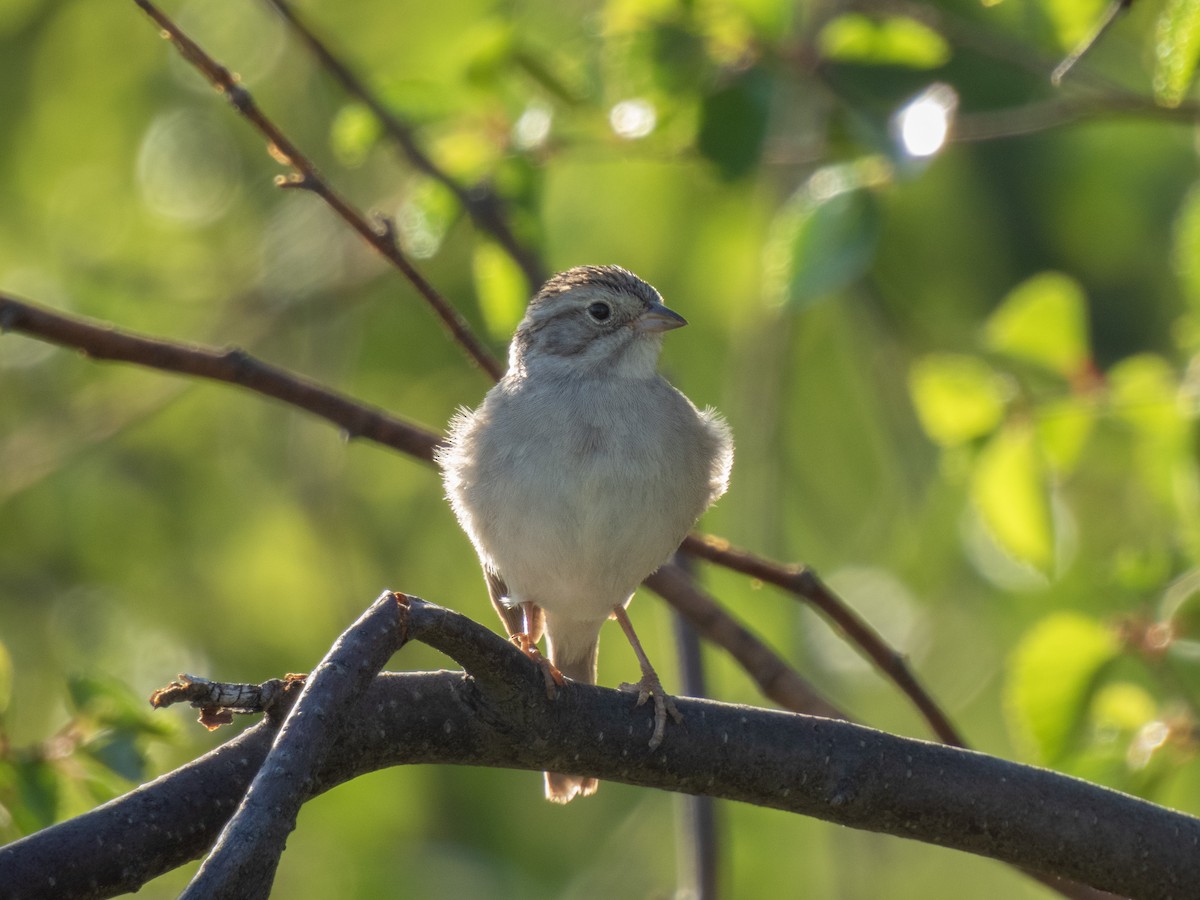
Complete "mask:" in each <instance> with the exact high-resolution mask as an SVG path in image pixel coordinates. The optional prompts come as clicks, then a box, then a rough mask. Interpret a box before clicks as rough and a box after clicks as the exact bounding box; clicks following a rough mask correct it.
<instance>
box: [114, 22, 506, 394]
mask: <svg viewBox="0 0 1200 900" xmlns="http://www.w3.org/2000/svg"><path fill="white" fill-rule="evenodd" d="M133 2H134V3H136V4H137V5H138V6H139V7H141V8H142V10H143V11H145V13H146V14H147V15H148V16H150V18H151V19H153V20H154V22H155V23H156V24H157V25H158V26H159V27H160V28H161V29H162V30H163V36H164V37H165V38H167V40H169V41H171V43H172V44H173V45H174V46H175V49H176V50H178V51H179V53H180V55H181V56H183V58H184V59H185V60H187V62H189V63H190V64H191V65H192V66H193V67H195V68H196V69H197V70H198V71H199V72H200V73H201V74H202V75H203V76H204V77H205V78H207V79H208V81H209V83H210V84H212V86H213V87H214V88H215V89H216V90H217V91H218V92H219V93H221V94H224V95H225V97H226V99H228V100H229V102H230V103H231V104H232V105H233V108H234V109H236V110H237V111H238V112H239V113H240V114H241V115H242V117H243V118H244V119H245V120H246V121H247V122H249V123H250V124H251V125H253V126H254V127H255V128H256V129H258V131H259V133H260V134H262V136H263V137H265V138H266V139H267V141H268V142H269V148H270V151H271V155H272V156H273V157H274V158H275V159H277V160H280V161H282V162H284V163H285V164H286V165H288V166H290V167H291V168H292V169H293V172H294V174H293V175H292V176H290V177H289V178H286V179H281V180H277V183H279V184H280V185H281V186H286V187H300V188H304V189H305V190H308V191H311V192H312V193H314V194H316V195H317V196H318V197H320V198H321V199H322V200H324V201H325V203H326V204H327V205H328V206H329V207H330V208H331V209H332V210H333V211H334V212H335V213H337V215H338V216H339V217H341V219H342V221H344V222H345V223H346V224H347V225H349V226H350V227H351V228H353V229H354V230H355V231H357V232H358V233H359V235H361V236H362V238H363V239H364V240H365V241H366V242H367V243H368V244H370V245H371V246H372V247H374V248H375V249H376V250H377V251H378V252H379V253H380V254H381V255H382V256H383V257H384V258H385V259H386V260H387V261H388V262H390V263H391V264H392V265H393V266H395V267H396V268H397V269H399V270H400V272H401V273H403V275H404V277H405V278H407V279H408V281H409V283H410V284H412V286H413V287H415V288H416V289H417V292H418V293H419V294H420V295H421V296H422V297H424V298H425V302H426V303H427V304H428V305H429V307H430V308H431V309H432V310H433V311H434V313H435V314H436V315H437V317H438V318H439V319H441V321H442V324H443V325H445V326H446V329H447V330H448V331H449V332H450V334H451V336H452V337H453V338H454V340H455V341H456V342H457V343H458V344H459V345H460V346H461V347H462V348H463V349H464V350H465V351H466V352H467V354H468V355H469V356H470V357H471V359H473V360H474V361H475V363H476V364H477V365H478V366H479V367H480V368H481V369H483V371H485V372H486V373H487V374H488V375H490V376H491V377H492V378H493V380H494V379H496V378H499V377H500V375H501V374H502V373H503V368H502V366H501V364H500V362H499V361H498V360H497V359H496V357H495V356H494V355H493V354H492V353H491V351H490V350H488V349H487V348H486V347H485V346H484V345H483V343H482V342H481V341H480V340H479V338H477V337H476V336H475V334H474V332H472V331H471V326H470V325H468V324H467V320H466V319H464V318H463V317H462V315H460V314H459V312H458V311H457V310H456V309H455V308H454V307H453V306H451V305H450V303H449V302H448V301H447V300H446V299H445V298H444V297H442V295H441V294H440V293H438V291H437V290H436V289H435V288H434V287H433V285H432V284H430V283H429V282H428V281H427V280H426V279H425V277H424V276H423V275H422V274H421V273H420V272H419V271H417V269H416V268H415V267H414V266H413V264H412V263H411V262H410V261H409V259H408V257H407V256H405V255H404V253H403V252H402V251H401V250H400V247H399V245H398V244H397V243H396V237H395V233H394V229H393V228H392V225H391V223H390V221H387V220H380V222H379V224H377V225H372V224H371V223H370V222H368V221H367V219H366V217H365V216H364V215H363V214H362V213H360V212H359V211H358V210H357V209H355V208H354V207H353V206H351V205H350V204H349V203H348V202H347V201H346V200H345V199H343V198H342V196H341V195H340V194H338V193H337V192H336V191H335V190H334V189H333V188H332V187H331V186H330V184H329V182H327V181H326V180H325V178H324V177H323V176H322V175H321V173H320V172H319V171H318V170H317V167H316V165H314V164H313V162H312V160H310V159H309V158H308V157H307V156H306V155H305V154H304V153H303V152H302V151H301V150H300V148H299V147H298V146H296V144H294V143H293V142H292V140H291V139H290V138H289V137H288V136H287V135H286V134H284V133H283V131H282V130H281V129H280V128H279V127H278V126H277V125H275V123H274V122H273V121H272V120H271V119H269V118H268V117H267V115H266V114H265V113H264V112H263V111H262V110H261V109H260V108H259V106H258V104H257V103H256V102H255V100H254V98H253V97H252V96H251V95H250V92H249V91H248V90H247V89H246V88H245V86H244V85H242V84H241V82H240V81H239V80H238V78H237V76H235V75H234V74H232V73H231V72H230V71H229V70H228V69H226V68H225V67H224V66H222V65H221V64H220V63H218V62H217V61H216V60H214V59H213V58H212V57H211V56H209V55H208V54H207V53H206V52H205V51H204V50H203V49H202V48H201V47H200V45H199V44H197V43H196V42H195V41H193V40H192V39H191V38H190V37H188V36H187V34H185V33H184V31H183V30H182V29H181V28H180V27H179V26H178V25H177V24H175V22H174V21H172V20H171V19H170V18H168V16H167V15H166V14H165V13H163V12H162V11H161V10H160V9H159V8H158V7H157V6H155V5H154V4H153V3H151V2H150V0H133Z"/></svg>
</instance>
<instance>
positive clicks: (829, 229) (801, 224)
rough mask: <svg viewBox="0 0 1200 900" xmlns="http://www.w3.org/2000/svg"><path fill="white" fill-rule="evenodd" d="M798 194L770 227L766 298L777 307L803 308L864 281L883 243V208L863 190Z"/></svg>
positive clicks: (809, 190)
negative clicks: (881, 237)
mask: <svg viewBox="0 0 1200 900" xmlns="http://www.w3.org/2000/svg"><path fill="white" fill-rule="evenodd" d="M823 172H824V170H823V171H822V172H818V173H817V175H814V176H813V178H812V179H810V180H809V183H808V185H806V186H805V187H804V188H801V189H800V190H799V191H797V192H796V193H795V194H794V195H793V196H792V198H791V199H790V200H789V201H788V202H787V203H786V204H784V206H783V208H782V209H781V210H780V211H779V212H778V213H777V214H776V216H775V221H774V222H773V223H772V224H771V232H770V236H769V237H768V240H767V246H766V250H765V260H764V268H765V273H764V281H765V288H766V293H767V296H768V298H769V299H771V300H772V301H773V302H775V303H777V304H780V305H785V306H792V307H799V306H803V305H805V304H808V303H811V302H813V301H814V300H819V299H821V298H823V297H825V296H827V295H828V294H831V293H833V292H835V291H837V290H840V289H841V288H843V287H845V286H846V285H847V284H849V283H850V282H852V281H854V280H855V279H856V278H858V277H860V276H861V275H862V274H863V273H864V272H865V271H866V270H867V268H868V266H870V264H871V260H872V259H873V258H874V255H875V247H876V245H877V244H878V241H879V231H880V221H879V207H878V204H877V202H876V200H875V197H874V195H873V194H872V193H871V192H870V191H868V190H863V189H855V188H850V189H847V190H833V191H824V190H815V189H814V188H813V183H814V181H817V180H818V179H819V178H821V176H822V175H823Z"/></svg>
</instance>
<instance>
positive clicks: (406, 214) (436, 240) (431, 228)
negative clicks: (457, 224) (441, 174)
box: [396, 178, 459, 259]
mask: <svg viewBox="0 0 1200 900" xmlns="http://www.w3.org/2000/svg"><path fill="white" fill-rule="evenodd" d="M458 214H459V207H458V200H457V199H456V198H455V196H454V195H453V194H452V193H450V190H449V189H448V188H447V187H445V186H444V185H442V184H440V183H438V182H436V181H434V180H433V179H432V178H418V179H416V180H414V181H413V183H412V187H411V188H410V189H409V191H408V193H407V196H405V198H404V202H403V203H402V204H401V205H400V209H399V210H398V211H397V213H396V230H397V234H398V236H399V238H400V245H401V246H402V247H403V248H404V251H405V252H406V253H408V254H409V255H410V256H414V257H416V258H417V259H428V258H429V257H431V256H433V255H434V254H436V253H437V252H438V250H439V249H440V248H441V246H442V241H443V240H444V239H445V237H446V232H447V231H448V230H449V229H450V225H451V223H452V222H453V221H454V218H455V216H457V215H458Z"/></svg>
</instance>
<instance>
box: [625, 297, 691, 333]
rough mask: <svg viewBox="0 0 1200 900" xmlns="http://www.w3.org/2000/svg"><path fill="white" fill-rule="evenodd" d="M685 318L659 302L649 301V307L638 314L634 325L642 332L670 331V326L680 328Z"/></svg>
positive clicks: (684, 322)
mask: <svg viewBox="0 0 1200 900" xmlns="http://www.w3.org/2000/svg"><path fill="white" fill-rule="evenodd" d="M686 324H687V319H685V318H684V317H683V316H681V315H680V314H679V313H677V312H675V310H673V309H670V308H668V307H666V306H664V305H663V304H661V303H651V304H650V308H649V309H647V310H646V311H645V312H644V313H642V314H641V315H640V316H638V320H637V322H636V323H635V325H634V327H635V328H637V330H638V331H639V332H640V333H642V334H654V333H656V332H659V331H670V330H671V329H672V328H682V327H683V326H684V325H686Z"/></svg>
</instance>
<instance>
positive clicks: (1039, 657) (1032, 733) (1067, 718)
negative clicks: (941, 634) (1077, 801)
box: [1004, 612, 1118, 764]
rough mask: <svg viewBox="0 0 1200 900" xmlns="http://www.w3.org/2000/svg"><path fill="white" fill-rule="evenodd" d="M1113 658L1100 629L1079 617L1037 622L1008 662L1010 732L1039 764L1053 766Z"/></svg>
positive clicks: (1110, 641) (1109, 640)
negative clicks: (1098, 679) (1024, 745)
mask: <svg viewBox="0 0 1200 900" xmlns="http://www.w3.org/2000/svg"><path fill="white" fill-rule="evenodd" d="M1117 652H1118V644H1117V640H1116V638H1115V637H1114V636H1113V635H1112V634H1111V633H1110V632H1109V631H1108V629H1106V628H1105V627H1104V626H1103V625H1101V624H1100V623H1099V622H1097V621H1096V620H1094V619H1091V618H1088V617H1087V616H1083V615H1081V614H1079V613H1069V612H1061V613H1055V614H1053V615H1051V616H1048V617H1047V618H1045V619H1042V620H1041V621H1040V622H1038V623H1037V624H1036V625H1035V626H1034V627H1033V628H1032V629H1031V630H1030V631H1029V632H1027V633H1026V634H1025V636H1024V637H1023V638H1022V639H1021V641H1020V643H1018V644H1017V647H1016V649H1015V650H1014V651H1013V653H1012V656H1011V657H1010V659H1009V663H1008V671H1007V675H1006V679H1005V688H1004V701H1005V710H1006V712H1007V714H1008V718H1009V723H1010V726H1011V728H1012V730H1013V732H1014V734H1015V735H1016V736H1017V738H1018V739H1020V740H1021V741H1022V742H1023V743H1025V744H1026V745H1027V746H1028V748H1029V751H1030V752H1031V753H1032V754H1033V755H1034V756H1035V757H1036V758H1037V759H1038V761H1040V762H1042V763H1047V764H1053V763H1055V762H1057V761H1058V760H1060V759H1061V758H1062V757H1063V756H1064V754H1065V753H1066V752H1067V751H1068V749H1069V747H1070V742H1071V739H1072V737H1073V736H1074V735H1075V734H1076V733H1077V730H1078V728H1079V725H1080V722H1081V721H1082V719H1083V716H1084V714H1085V712H1086V711H1087V707H1088V702H1089V700H1090V698H1091V695H1092V693H1093V691H1094V690H1095V687H1096V683H1097V678H1098V676H1099V674H1100V672H1101V670H1102V668H1103V667H1104V666H1105V665H1106V664H1107V663H1109V662H1110V661H1112V660H1113V659H1114V658H1115V657H1116V656H1117Z"/></svg>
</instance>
